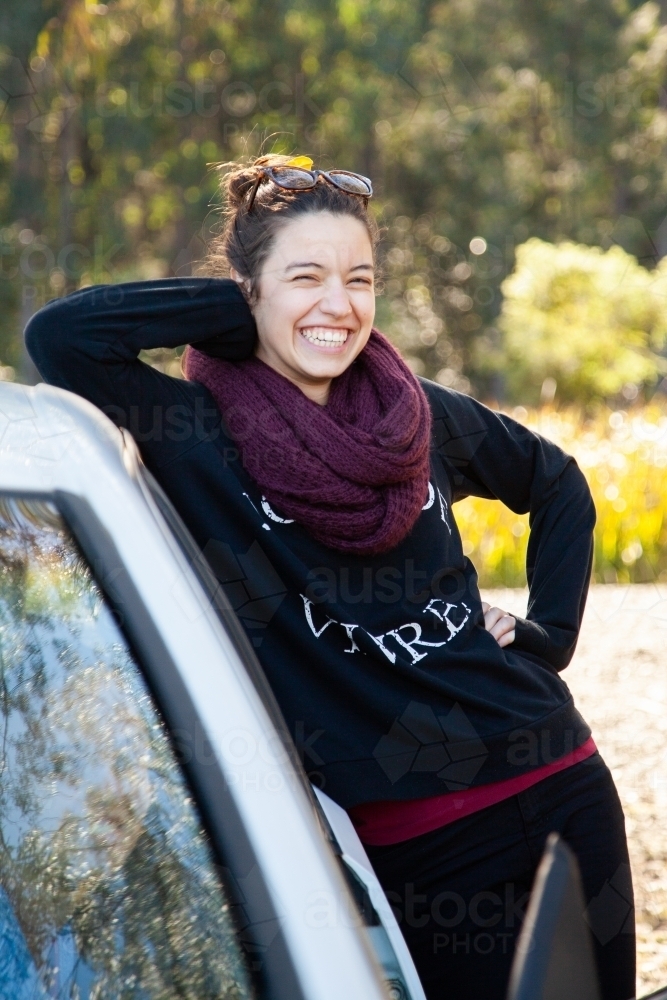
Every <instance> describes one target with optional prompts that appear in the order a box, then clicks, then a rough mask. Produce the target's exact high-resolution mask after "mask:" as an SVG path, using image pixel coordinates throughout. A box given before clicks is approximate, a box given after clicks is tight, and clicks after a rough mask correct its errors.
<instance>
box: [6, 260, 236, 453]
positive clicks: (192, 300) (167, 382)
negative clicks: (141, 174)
mask: <svg viewBox="0 0 667 1000" xmlns="http://www.w3.org/2000/svg"><path fill="white" fill-rule="evenodd" d="M25 341H26V347H27V349H28V352H29V354H30V356H31V358H32V359H33V361H34V362H35V365H36V366H37V370H38V371H39V373H40V375H41V376H42V378H43V379H44V381H45V382H48V383H50V384H51V385H56V386H59V387H60V388H62V389H68V390H70V391H71V392H75V393H78V394H79V395H80V396H83V397H84V398H85V399H87V400H89V401H90V402H91V403H94V404H95V405H96V406H98V407H99V408H100V409H101V410H103V411H104V412H105V413H107V414H108V415H109V416H110V417H111V418H112V419H113V420H114V421H115V423H117V424H119V425H120V426H122V427H127V428H128V429H129V430H130V431H131V432H132V433H133V434H134V436H135V437H136V438H137V440H138V441H140V442H141V443H142V451H144V452H148V453H150V457H151V458H154V459H155V460H156V461H157V462H158V464H159V463H161V462H163V461H165V460H168V459H169V457H172V456H173V454H174V453H175V452H176V451H178V450H179V449H180V450H181V451H182V450H183V449H184V448H186V447H188V445H189V444H190V443H191V440H190V439H191V438H192V434H191V433H189V431H188V428H194V427H195V425H196V426H197V428H198V429H201V426H202V425H206V424H207V423H211V422H212V421H215V420H216V419H217V420H219V414H218V413H217V410H215V409H214V408H213V407H212V405H211V399H210V396H209V394H208V393H207V392H206V390H204V388H203V386H199V385H197V384H196V383H193V382H187V381H185V380H183V379H177V378H172V377H170V376H169V375H165V374H163V373H162V372H160V371H158V370H157V369H155V368H153V367H151V366H150V365H148V364H145V363H144V362H143V361H141V360H140V359H139V354H140V352H141V351H144V350H150V349H151V348H157V347H179V346H181V345H183V344H192V343H196V344H197V347H198V348H199V349H200V350H203V351H205V352H206V353H208V354H212V355H214V356H217V357H224V358H226V359H228V360H230V361H238V360H241V359H243V358H246V357H249V356H250V355H251V354H252V352H253V349H254V346H255V342H256V328H255V322H254V319H253V317H252V313H251V312H250V309H249V307H248V305H247V303H246V301H245V299H244V298H243V295H242V293H241V291H240V289H239V287H238V285H237V284H236V282H234V281H231V280H229V279H222V278H167V279H164V280H155V281H133V282H126V283H124V284H118V285H96V286H92V287H90V288H85V289H82V290H81V291H79V292H74V293H73V294H71V295H68V296H66V297H65V298H62V299H55V300H53V301H52V302H49V303H48V304H47V305H46V306H44V308H43V309H40V310H39V312H37V313H36V314H35V315H34V316H33V317H32V319H31V320H30V321H29V323H28V325H27V327H26V330H25ZM165 426H166V427H167V428H169V427H171V430H172V432H170V431H169V429H167V431H166V432H165ZM199 436H201V435H199ZM153 453H154V454H153Z"/></svg>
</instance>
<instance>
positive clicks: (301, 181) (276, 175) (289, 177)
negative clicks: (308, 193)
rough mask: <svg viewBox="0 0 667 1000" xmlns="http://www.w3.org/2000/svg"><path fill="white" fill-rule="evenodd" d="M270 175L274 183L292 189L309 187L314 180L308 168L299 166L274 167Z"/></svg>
mask: <svg viewBox="0 0 667 1000" xmlns="http://www.w3.org/2000/svg"><path fill="white" fill-rule="evenodd" d="M271 176H272V177H273V179H274V180H275V182H276V184H281V185H282V186H283V187H286V188H289V189H290V190H292V191H298V190H300V189H302V188H311V187H312V186H313V184H314V182H315V178H314V177H313V175H312V174H311V172H310V170H305V169H303V168H301V167H274V168H273V170H272V171H271Z"/></svg>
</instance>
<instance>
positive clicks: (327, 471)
mask: <svg viewBox="0 0 667 1000" xmlns="http://www.w3.org/2000/svg"><path fill="white" fill-rule="evenodd" d="M184 371H185V376H186V378H187V379H190V380H192V381H195V382H200V383H202V384H203V385H204V386H206V388H207V389H208V390H209V391H210V392H211V394H212V396H213V398H214V399H215V401H216V403H217V404H218V407H219V409H220V411H221V413H222V416H223V418H224V420H225V423H226V426H227V429H228V431H229V433H230V435H231V437H232V438H233V439H234V440H235V442H236V443H237V444H238V446H239V449H240V451H241V455H242V460H243V465H244V467H245V468H246V469H247V471H248V472H249V474H250V475H251V476H252V478H253V479H254V480H255V482H256V483H257V484H258V486H259V487H260V489H261V491H262V493H263V494H264V496H265V497H266V499H267V500H268V501H269V503H270V504H271V505H272V506H274V507H275V508H276V510H277V512H279V514H280V516H282V517H284V518H286V519H292V520H294V521H296V522H298V523H299V524H301V525H303V527H304V528H306V529H307V530H308V531H309V533H310V534H311V535H312V536H313V537H314V538H316V539H317V540H318V541H320V542H322V543H323V544H324V545H327V546H329V547H331V548H333V549H337V550H339V551H341V552H349V553H354V554H356V555H362V556H371V555H377V554H378V553H380V552H386V551H388V550H389V549H392V548H394V546H396V545H398V543H399V542H400V541H402V540H403V539H404V538H405V537H406V535H407V534H408V533H409V532H410V531H411V529H412V528H413V526H414V524H415V522H416V520H417V518H418V517H419V514H420V511H421V509H422V507H423V505H424V504H425V502H426V499H427V494H428V480H429V443H430V436H431V411H430V407H429V404H428V400H427V399H426V396H425V394H424V391H423V389H422V387H421V386H420V384H419V382H418V381H417V379H416V378H415V376H414V375H413V374H412V372H411V371H410V369H409V368H408V366H407V365H406V364H405V362H404V361H403V359H402V358H401V356H400V355H399V353H398V351H396V350H395V348H394V347H392V345H391V344H390V343H389V341H388V340H387V339H386V337H384V336H383V334H381V333H380V332H379V331H378V330H375V329H374V330H372V332H371V335H370V338H369V340H368V343H367V344H366V346H365V347H364V349H363V351H361V353H360V354H359V356H358V357H357V358H356V359H355V361H354V362H353V363H352V364H351V365H350V367H349V368H348V369H347V370H346V371H345V372H343V374H342V375H339V376H338V378H335V379H333V381H332V383H331V390H330V394H329V400H328V402H327V405H326V406H320V405H319V404H318V403H315V402H313V401H312V400H311V399H309V398H308V397H307V396H305V395H304V393H303V392H302V391H301V390H300V389H299V388H298V387H297V386H296V385H294V384H293V383H292V382H290V381H289V379H287V378H285V377H284V376H283V375H280V374H279V373H278V372H276V371H275V370H274V369H273V368H270V367H269V366H268V365H266V364H265V363H264V362H263V361H260V360H259V359H258V358H256V357H252V358H248V359H247V360H246V361H241V362H231V361H225V360H223V359H221V358H213V357H209V356H208V355H206V354H203V353H202V352H201V351H198V350H196V348H195V347H193V346H190V347H188V348H187V352H186V357H185V364H184Z"/></svg>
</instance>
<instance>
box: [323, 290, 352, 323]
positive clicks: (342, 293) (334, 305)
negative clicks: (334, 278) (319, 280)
mask: <svg viewBox="0 0 667 1000" xmlns="http://www.w3.org/2000/svg"><path fill="white" fill-rule="evenodd" d="M320 309H321V310H322V312H325V313H327V314H329V315H331V316H337V317H341V316H347V314H348V313H349V312H351V311H352V307H351V305H350V298H349V296H348V294H347V290H346V288H345V286H344V285H343V284H342V282H340V283H338V282H337V283H336V284H334V285H331V286H328V287H327V289H326V291H325V294H324V296H323V298H322V300H321V302H320Z"/></svg>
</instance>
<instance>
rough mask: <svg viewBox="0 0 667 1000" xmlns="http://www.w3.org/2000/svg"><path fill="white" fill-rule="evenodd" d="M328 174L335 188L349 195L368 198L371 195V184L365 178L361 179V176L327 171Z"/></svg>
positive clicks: (339, 171)
mask: <svg viewBox="0 0 667 1000" xmlns="http://www.w3.org/2000/svg"><path fill="white" fill-rule="evenodd" d="M328 174H329V177H330V178H331V180H332V181H333V182H334V184H335V185H336V186H337V187H339V188H341V189H342V190H343V191H348V192H349V193H350V194H362V195H365V196H366V197H370V195H371V194H372V193H373V188H372V186H371V182H370V181H369V179H368V178H367V177H362V176H361V174H348V173H347V171H345V170H329V171H328Z"/></svg>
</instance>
